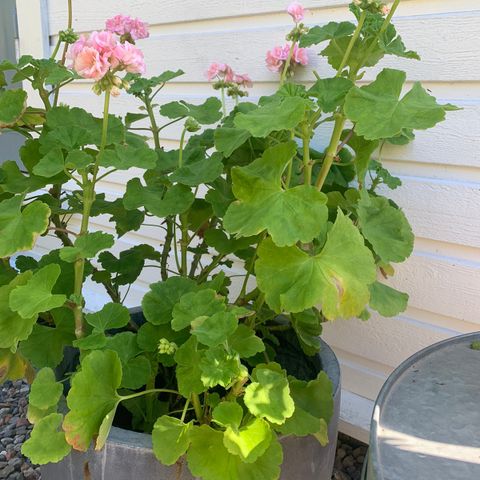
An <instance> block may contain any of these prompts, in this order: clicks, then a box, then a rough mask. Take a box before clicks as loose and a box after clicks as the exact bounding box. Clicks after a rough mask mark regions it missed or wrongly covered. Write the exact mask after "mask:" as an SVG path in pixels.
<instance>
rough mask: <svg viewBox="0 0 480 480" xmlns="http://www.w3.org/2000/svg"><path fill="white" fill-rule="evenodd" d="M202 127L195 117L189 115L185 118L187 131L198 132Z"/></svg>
mask: <svg viewBox="0 0 480 480" xmlns="http://www.w3.org/2000/svg"><path fill="white" fill-rule="evenodd" d="M200 128H201V127H200V124H199V123H198V122H197V121H196V120H195V119H194V118H193V117H188V118H187V119H186V120H185V130H187V132H192V133H194V132H198V131H199V130H200Z"/></svg>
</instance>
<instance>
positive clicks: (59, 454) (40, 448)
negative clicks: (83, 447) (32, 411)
mask: <svg viewBox="0 0 480 480" xmlns="http://www.w3.org/2000/svg"><path fill="white" fill-rule="evenodd" d="M62 420H63V415H61V414H60V413H51V414H50V415H48V416H46V417H44V418H42V419H41V420H40V421H39V422H38V423H36V424H35V427H34V428H33V431H32V434H31V436H30V438H29V439H28V440H27V441H26V442H25V443H24V444H23V445H22V454H23V455H25V456H26V457H28V458H29V459H30V461H31V462H33V463H34V464H37V465H45V464H47V463H57V462H59V461H60V460H62V458H65V457H66V456H67V455H68V454H69V453H70V450H71V449H72V447H71V446H70V445H68V443H67V442H66V441H65V433H64V432H63V430H62V429H61V425H62Z"/></svg>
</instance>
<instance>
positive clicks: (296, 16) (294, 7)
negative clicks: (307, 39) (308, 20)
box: [287, 2, 306, 23]
mask: <svg viewBox="0 0 480 480" xmlns="http://www.w3.org/2000/svg"><path fill="white" fill-rule="evenodd" d="M305 12H306V10H305V8H303V6H302V5H301V4H300V3H298V2H292V3H291V4H290V5H289V6H288V8H287V13H288V14H289V15H291V17H292V18H293V20H294V22H295V23H300V22H301V21H302V20H303V19H304V18H305Z"/></svg>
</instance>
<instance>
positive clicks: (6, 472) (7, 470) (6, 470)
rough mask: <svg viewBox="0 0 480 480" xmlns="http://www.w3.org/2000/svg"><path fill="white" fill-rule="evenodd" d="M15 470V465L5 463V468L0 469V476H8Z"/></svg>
mask: <svg viewBox="0 0 480 480" xmlns="http://www.w3.org/2000/svg"><path fill="white" fill-rule="evenodd" d="M14 471H15V467H13V466H12V465H7V466H6V467H5V468H3V469H2V470H0V478H8V477H9V476H10V475H11V474H12V473H13V472H14Z"/></svg>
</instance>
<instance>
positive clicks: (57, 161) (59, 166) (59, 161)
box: [33, 148, 65, 178]
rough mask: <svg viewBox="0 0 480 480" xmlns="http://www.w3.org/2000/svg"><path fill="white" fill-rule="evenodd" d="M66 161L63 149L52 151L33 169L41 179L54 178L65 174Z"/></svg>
mask: <svg viewBox="0 0 480 480" xmlns="http://www.w3.org/2000/svg"><path fill="white" fill-rule="evenodd" d="M64 167H65V160H64V158H63V152H62V149H61V148H54V149H52V150H50V151H49V152H48V153H47V154H46V155H45V156H44V157H42V158H41V159H40V161H39V162H38V163H37V164H36V165H35V166H34V167H33V173H34V174H35V175H39V176H40V177H47V178H48V177H53V176H54V175H57V174H58V173H60V172H63V169H64Z"/></svg>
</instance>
